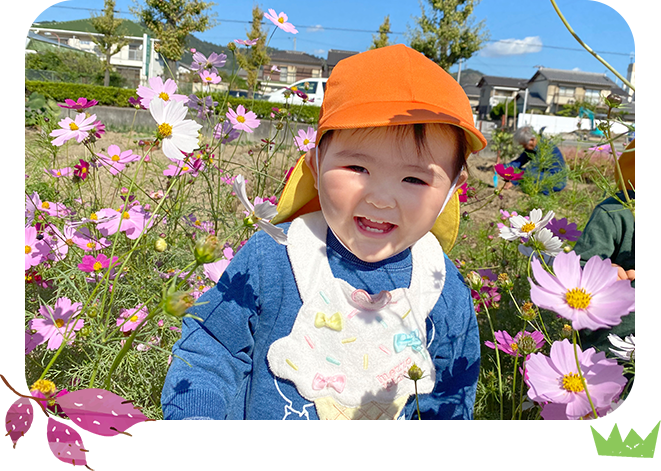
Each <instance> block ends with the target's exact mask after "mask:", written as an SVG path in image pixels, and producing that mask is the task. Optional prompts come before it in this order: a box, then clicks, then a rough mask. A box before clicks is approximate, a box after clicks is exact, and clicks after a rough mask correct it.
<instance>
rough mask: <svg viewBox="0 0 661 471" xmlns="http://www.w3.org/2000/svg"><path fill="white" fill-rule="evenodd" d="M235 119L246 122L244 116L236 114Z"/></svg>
mask: <svg viewBox="0 0 661 471" xmlns="http://www.w3.org/2000/svg"><path fill="white" fill-rule="evenodd" d="M236 120H237V121H238V122H239V123H245V122H246V118H244V117H243V116H237V117H236Z"/></svg>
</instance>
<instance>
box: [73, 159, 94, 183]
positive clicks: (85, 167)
mask: <svg viewBox="0 0 661 471" xmlns="http://www.w3.org/2000/svg"><path fill="white" fill-rule="evenodd" d="M78 161H79V163H77V164H76V165H74V166H73V168H74V169H75V170H74V171H73V176H74V177H78V178H80V179H81V180H85V179H86V178H87V175H89V173H90V163H89V162H87V161H85V160H83V159H78Z"/></svg>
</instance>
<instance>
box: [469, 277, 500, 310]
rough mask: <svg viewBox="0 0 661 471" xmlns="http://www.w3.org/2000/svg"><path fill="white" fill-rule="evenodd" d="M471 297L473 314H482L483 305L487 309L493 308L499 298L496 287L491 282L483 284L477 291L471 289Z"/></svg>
mask: <svg viewBox="0 0 661 471" xmlns="http://www.w3.org/2000/svg"><path fill="white" fill-rule="evenodd" d="M471 296H472V297H473V305H474V306H475V312H482V308H483V307H484V305H486V308H487V309H490V308H492V307H494V306H495V305H496V303H498V301H500V298H501V296H500V293H499V292H498V287H497V286H496V285H495V283H491V282H485V283H484V285H483V286H482V287H481V288H480V290H479V291H477V290H475V289H471Z"/></svg>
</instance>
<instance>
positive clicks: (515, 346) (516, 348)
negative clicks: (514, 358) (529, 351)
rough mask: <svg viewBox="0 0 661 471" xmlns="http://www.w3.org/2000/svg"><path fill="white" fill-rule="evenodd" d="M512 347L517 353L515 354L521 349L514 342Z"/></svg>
mask: <svg viewBox="0 0 661 471" xmlns="http://www.w3.org/2000/svg"><path fill="white" fill-rule="evenodd" d="M510 347H511V348H512V350H513V351H515V352H516V351H517V350H518V349H519V345H518V344H517V343H515V342H512V343H511V344H510Z"/></svg>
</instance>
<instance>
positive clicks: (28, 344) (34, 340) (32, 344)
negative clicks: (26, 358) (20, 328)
mask: <svg viewBox="0 0 661 471" xmlns="http://www.w3.org/2000/svg"><path fill="white" fill-rule="evenodd" d="M42 343H44V337H43V335H41V334H39V333H36V332H35V333H34V334H33V333H32V332H30V331H29V330H26V331H25V354H26V355H27V354H28V353H30V352H31V351H32V350H34V349H35V348H36V347H37V345H41V344H42Z"/></svg>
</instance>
